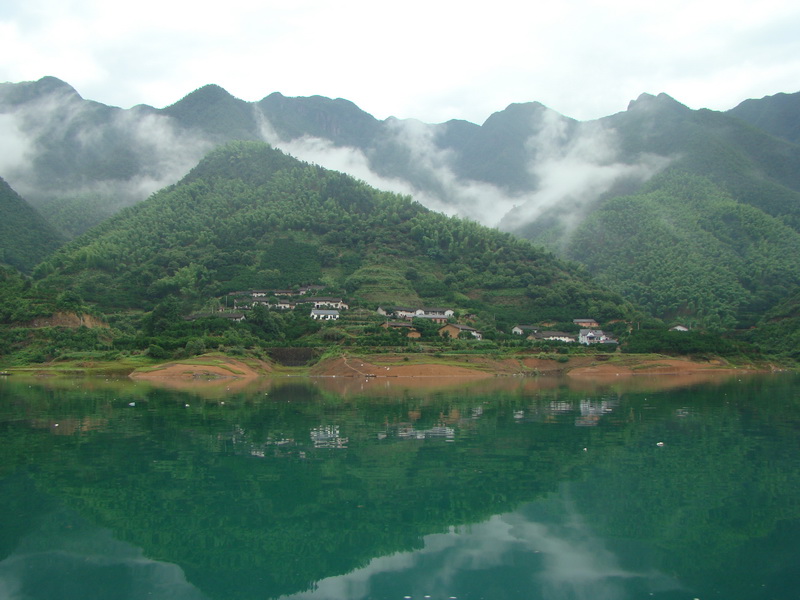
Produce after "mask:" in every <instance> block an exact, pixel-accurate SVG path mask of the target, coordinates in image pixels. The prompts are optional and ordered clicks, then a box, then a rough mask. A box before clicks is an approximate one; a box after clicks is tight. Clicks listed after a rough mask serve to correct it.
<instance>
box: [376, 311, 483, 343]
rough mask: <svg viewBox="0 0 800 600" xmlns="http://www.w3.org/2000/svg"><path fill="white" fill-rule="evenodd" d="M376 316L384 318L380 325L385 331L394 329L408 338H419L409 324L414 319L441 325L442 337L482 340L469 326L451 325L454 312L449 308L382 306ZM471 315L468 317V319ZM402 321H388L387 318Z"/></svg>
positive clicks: (481, 335)
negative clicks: (465, 337) (466, 336)
mask: <svg viewBox="0 0 800 600" xmlns="http://www.w3.org/2000/svg"><path fill="white" fill-rule="evenodd" d="M377 312H378V314H379V315H381V316H382V317H386V318H387V320H386V322H385V323H384V324H383V325H382V327H384V328H385V329H396V330H403V331H406V332H407V333H406V336H407V337H410V338H418V337H421V334H420V333H419V331H417V329H416V327H414V326H413V325H412V324H411V321H412V320H414V319H423V320H428V321H430V322H431V323H436V324H437V325H441V327H440V328H439V330H438V333H439V335H440V336H442V337H449V338H451V339H452V338H458V337H460V336H461V335H462V334H464V335H469V336H471V337H473V338H474V339H476V340H480V339H483V334H482V333H481V332H480V331H478V330H477V329H475V328H474V327H470V326H469V325H461V324H459V323H451V322H450V319H451V318H452V317H453V316H454V315H455V311H453V309H451V308H438V307H437V308H430V307H421V308H411V307H407V306H396V307H393V308H387V307H383V306H379V307H378V311H377ZM471 316H472V315H468V316H467V317H466V318H467V319H469V318H470V317H471ZM390 317H393V318H394V319H402V320H395V321H390V320H389V318H390Z"/></svg>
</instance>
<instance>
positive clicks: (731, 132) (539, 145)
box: [0, 78, 800, 325]
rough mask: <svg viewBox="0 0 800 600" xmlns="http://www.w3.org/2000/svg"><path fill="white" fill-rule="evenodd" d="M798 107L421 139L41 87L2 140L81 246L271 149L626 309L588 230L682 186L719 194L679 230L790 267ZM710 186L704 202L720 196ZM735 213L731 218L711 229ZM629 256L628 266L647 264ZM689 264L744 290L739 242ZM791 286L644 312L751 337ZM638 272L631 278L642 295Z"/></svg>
mask: <svg viewBox="0 0 800 600" xmlns="http://www.w3.org/2000/svg"><path fill="white" fill-rule="evenodd" d="M797 98H798V95H797V94H791V95H778V96H775V97H771V98H765V99H761V100H753V101H747V102H744V103H742V104H741V105H740V106H738V107H736V108H735V109H733V110H731V111H728V112H727V113H723V112H716V111H710V110H705V109H703V110H692V109H690V108H688V107H686V106H684V105H683V104H681V103H680V102H678V101H677V100H675V99H673V98H671V97H669V96H668V95H666V94H658V95H650V94H642V95H641V96H640V97H639V98H637V99H636V100H634V101H632V102H631V104H630V105H629V107H628V108H627V110H625V111H623V112H620V113H618V114H615V115H610V116H607V117H604V118H602V119H597V120H593V121H587V122H579V121H576V120H574V119H570V118H568V117H566V116H563V115H560V114H559V113H557V112H556V111H554V110H552V109H549V108H547V107H546V106H543V105H542V104H540V103H537V102H527V103H518V104H511V105H509V106H508V107H507V108H505V109H504V110H501V111H498V112H497V113H495V114H493V115H491V116H490V117H489V118H488V119H487V120H486V121H485V122H484V123H483V124H481V125H477V124H474V123H468V122H465V121H458V120H453V121H448V122H445V123H439V124H426V123H422V122H420V121H416V120H413V119H405V120H402V119H396V118H388V119H385V120H383V121H379V120H377V119H375V118H374V117H372V116H371V115H369V114H368V113H366V112H364V111H362V110H361V109H359V108H358V107H357V106H356V105H355V104H353V103H352V102H349V101H347V100H343V99H329V98H323V97H320V96H312V97H308V98H287V97H285V96H282V95H281V94H278V93H273V94H270V95H268V96H266V97H265V98H264V99H262V100H260V101H258V102H245V101H242V100H239V99H237V98H235V97H233V96H232V95H230V94H229V93H228V92H226V91H225V90H224V89H222V88H220V87H219V86H215V85H208V86H204V87H202V88H200V89H198V90H196V91H194V92H192V93H190V94H188V95H187V96H186V97H185V98H183V99H181V100H180V101H178V102H176V103H175V104H173V105H171V106H168V107H166V108H164V109H155V108H152V107H148V106H136V107H134V108H132V109H129V110H123V109H118V108H113V107H107V106H103V105H100V104H98V103H94V102H91V101H87V100H84V99H83V98H81V97H80V95H79V94H78V93H77V92H76V91H75V90H74V89H73V88H71V87H70V86H69V85H68V84H66V83H64V82H61V81H59V80H56V79H54V78H45V79H42V80H40V81H38V82H28V83H18V84H2V85H0V129H2V133H3V134H4V135H5V138H4V139H6V140H8V141H7V142H6V143H7V144H8V145H14V146H18V147H19V148H20V152H16V153H9V154H8V156H6V157H4V158H3V159H0V172H2V173H5V176H6V177H7V179H8V180H9V182H10V183H11V184H12V185H13V186H14V187H15V189H17V190H18V191H20V193H22V194H23V195H24V196H25V197H26V198H27V199H28V201H29V202H31V204H32V205H34V206H35V207H36V208H37V209H38V210H39V211H40V212H42V214H43V215H45V216H46V217H47V218H48V219H49V220H50V221H51V222H53V223H55V224H56V225H57V226H58V227H60V228H61V229H62V230H63V231H65V232H67V233H68V234H70V235H76V234H79V233H81V232H83V231H86V230H87V229H89V228H90V227H91V226H92V225H94V224H97V223H99V222H101V221H103V220H104V219H106V218H108V217H109V216H110V215H112V214H115V213H117V212H118V211H119V210H121V209H122V208H123V207H126V206H130V205H133V204H136V203H137V202H141V201H142V200H144V199H145V198H146V197H147V196H149V195H150V194H152V193H153V192H156V191H157V190H159V189H160V188H162V187H164V186H168V185H171V184H174V183H175V182H177V181H178V180H180V178H181V177H183V176H184V175H185V174H186V173H188V172H189V170H190V169H191V168H192V167H193V166H194V165H196V164H197V162H198V161H199V160H200V159H201V158H202V157H203V156H204V155H205V154H206V153H207V152H208V151H209V150H211V149H212V148H214V147H217V146H219V145H220V144H223V143H226V142H228V141H232V140H247V141H266V142H268V143H270V144H271V145H273V146H275V147H278V148H281V149H283V150H284V151H285V152H287V153H289V154H291V155H293V156H296V157H298V158H300V159H303V160H307V161H310V162H313V163H316V164H319V165H321V166H324V167H327V168H330V169H334V170H337V171H341V172H346V173H349V174H351V175H353V176H355V177H358V178H359V179H361V180H363V181H365V182H366V183H368V184H370V185H372V186H374V187H376V188H379V189H383V190H388V191H394V192H398V193H401V194H406V195H412V196H413V197H414V199H415V200H417V201H418V202H420V203H421V204H423V205H424V206H426V207H428V208H431V209H433V210H437V211H441V212H444V213H446V214H450V215H459V216H461V217H465V218H468V219H471V220H474V221H477V222H480V223H483V224H486V225H490V226H495V227H498V228H500V229H501V230H503V231H506V232H510V233H513V234H515V235H516V236H519V237H524V238H527V239H530V240H532V241H534V242H536V243H538V244H542V245H545V246H546V247H547V248H548V249H550V250H551V251H552V252H555V253H557V254H559V255H560V256H562V257H569V258H571V259H575V260H580V261H581V262H583V263H585V264H586V265H587V266H588V267H589V268H590V270H591V273H592V274H593V275H597V276H600V277H604V278H606V280H607V281H608V283H609V284H611V285H614V286H617V287H616V289H617V290H618V291H620V292H622V293H626V294H629V293H631V292H630V286H629V285H626V284H623V283H622V282H621V281H622V280H621V277H623V276H622V275H621V274H620V275H616V276H614V277H610V276H608V273H610V271H611V270H615V269H616V267H614V266H613V263H614V262H615V261H618V260H624V255H623V254H621V253H616V252H617V249H621V248H622V245H621V244H620V240H619V237H618V236H617V235H614V236H608V237H606V238H604V239H606V240H607V243H608V244H609V245H608V246H603V247H600V246H598V243H599V239H595V240H593V243H592V245H591V247H592V248H593V250H592V252H593V253H594V254H595V255H596V257H600V256H602V257H604V262H602V264H601V261H599V260H595V259H593V258H592V257H589V256H587V255H586V252H585V250H582V248H586V247H587V246H586V245H585V244H584V243H583V241H581V240H585V238H586V233H585V230H586V228H589V227H592V226H593V225H592V224H593V223H596V219H601V220H603V221H604V222H606V223H608V222H609V221H613V220H615V219H616V220H619V221H620V222H623V221H625V219H626V218H627V214H629V213H630V203H631V202H633V203H634V204H637V203H639V202H642V203H643V206H642V207H641V208H642V210H643V211H644V212H645V213H646V214H648V215H650V217H652V218H653V219H655V218H656V212H658V211H656V212H653V210H652V209H651V208H652V207H651V204H652V202H650V201H648V200H646V198H654V197H656V196H657V195H658V194H662V195H663V194H666V196H664V197H670V198H672V196H669V194H670V193H671V192H672V191H674V190H675V189H678V188H680V187H681V186H678V188H676V187H675V186H674V182H675V181H676V180H680V179H684V180H686V182H689V183H687V185H689V187H691V186H692V185H694V184H693V183H691V182H696V181H697V180H696V179H694V178H696V177H700V178H703V179H704V180H706V181H707V184H708V185H710V186H712V187H713V188H714V191H713V192H711V193H709V194H705V193H702V194H700V195H699V196H692V197H694V198H696V202H695V201H692V202H687V201H686V199H685V198H684V199H681V197H678V198H673V200H675V202H674V203H672V204H670V203H667V205H668V206H671V207H674V206H676V205H678V204H680V205H681V207H682V208H681V209H680V210H677V211H674V212H672V213H671V214H670V215H668V218H669V219H671V220H672V221H671V222H672V224H673V226H674V227H675V229H676V230H679V231H683V232H688V231H694V230H695V229H696V227H697V224H698V222H700V221H703V222H705V221H704V220H705V219H706V216H705V215H707V214H715V215H716V216H715V218H719V219H722V220H723V221H724V220H725V219H733V220H736V219H737V218H738V217H737V216H736V215H737V214H739V213H740V212H742V211H744V212H746V213H747V214H748V215H750V217H751V218H750V217H749V218H750V223H751V224H752V225H753V226H754V228H752V229H751V230H749V233H748V235H751V236H755V237H754V238H753V240H754V241H753V244H752V245H751V247H752V248H755V247H756V246H759V247H764V248H768V249H767V250H764V251H763V252H761V253H760V256H764V257H768V256H771V255H772V254H774V253H775V252H781V251H783V250H784V249H785V248H784V246H782V245H780V244H779V245H777V246H775V245H773V242H774V240H775V239H776V236H775V233H776V232H783V233H781V235H784V234H785V236H788V237H785V236H784V237H785V240H786V243H788V244H789V245H791V244H792V243H793V242H792V241H791V240H792V239H794V238H793V236H794V235H795V234H796V233H797V232H798V231H799V230H800V146H799V145H798V144H797V143H796V140H797V137H796V135H795V134H794V133H793V131H794V129H793V127H795V126H796V125H797V123H798V122H799V121H800V118H799V117H798V115H799V113H798V110H797V109H796V108H795V107H796V106H797ZM3 161H5V163H4V162H3ZM705 185H706V184H703V185H701V186H700V187H701V188H703V189H711V188H706V187H703V186H705ZM659 186H663V187H661V188H659ZM654 194H655V195H656V196H654ZM723 196H724V197H725V198H726V199H727V200H726V203H723V204H724V206H726V207H727V208H726V209H725V210H730V211H732V213H731V214H728V213H726V212H725V211H723V212H722V213H717V212H715V211H716V210H717V208H718V207H719V206H721V205H720V204H719V203H718V202H717V199H719V198H720V197H723ZM620 198H627V199H628V200H624V201H618V199H620ZM706 201H708V202H709V203H710V204H709V205H708V206H705V205H703V203H704V202H706ZM665 206H666V205H665ZM620 207H625V208H620ZM616 208H619V209H620V210H622V211H623V212H615V210H616ZM625 211H627V212H625ZM754 211H755V212H754ZM634 212H635V211H634ZM594 213H600V214H599V215H598V216H597V217H592V215H593V214H594ZM612 215H613V216H612ZM658 218H667V215H664V214H661V213H659V215H658ZM593 219H595V220H593ZM756 225H757V227H756ZM575 236H578V237H575ZM633 239H639V240H641V239H642V237H641V236H639V235H636V236H634V238H633ZM625 246H626V248H627V249H626V252H636V251H638V250H639V249H641V250H642V251H648V252H649V251H651V250H652V248H650V247H645V246H642V247H636V248H634V247H632V246H631V244H630V243H626V244H625ZM692 248H693V253H694V254H695V256H694V257H693V258H692V261H693V263H694V264H696V265H698V267H697V268H701V267H702V269H704V273H703V277H702V279H703V280H705V281H708V280H709V278H711V279H713V278H714V277H716V276H717V275H719V274H720V273H722V272H725V273H728V274H727V275H725V277H733V278H738V279H741V278H742V277H743V275H742V273H741V270H740V269H733V270H732V271H731V270H729V268H728V267H730V265H731V264H733V263H731V262H730V260H728V262H727V263H726V264H727V265H728V267H726V268H725V269H722V268H720V267H718V263H717V259H718V257H719V256H720V254H719V253H720V252H721V253H722V254H724V255H726V256H729V257H730V256H733V255H735V254H737V253H740V248H738V247H737V242H736V240H734V239H733V238H730V237H728V238H724V237H721V238H719V239H717V240H716V241H715V242H714V243H711V244H694V245H693V246H692ZM620 252H621V250H620ZM740 256H741V255H740ZM726 260H727V259H726ZM765 260H766V259H765ZM738 264H741V263H738ZM776 264H780V265H783V264H784V263H783V262H782V261H777V262H776ZM731 268H732V267H731ZM776 268H777V267H776ZM782 268H783V267H781V268H780V269H778V270H775V269H773V270H772V271H770V272H771V273H773V274H772V275H770V277H769V278H767V279H769V280H770V281H771V280H772V279H773V278H775V277H777V278H778V279H779V280H780V281H783V282H784V283H782V284H779V285H770V289H769V290H762V289H760V288H759V286H761V285H762V284H761V283H759V282H760V281H761V280H759V279H758V278H752V277H750V278H747V282H745V283H742V282H741V281H740V282H739V283H737V284H736V285H737V286H738V288H737V290H738V291H737V292H736V293H735V294H734V296H735V297H736V298H737V300H735V301H732V302H726V306H727V308H726V309H725V310H723V311H722V312H719V306H716V301H714V300H711V299H708V300H707V301H705V302H701V301H700V300H699V299H698V301H696V302H691V303H688V304H687V303H686V302H685V301H684V300H685V293H683V292H681V291H679V290H678V288H676V287H674V286H670V287H669V288H668V290H667V291H670V290H672V291H673V292H674V293H673V295H672V296H671V297H666V296H665V297H661V296H660V295H659V299H658V301H652V300H651V299H648V300H646V301H645V302H646V304H647V305H648V306H651V307H656V306H658V307H664V308H659V309H657V315H658V316H662V317H665V318H672V317H673V316H675V315H681V314H682V315H684V316H686V317H698V319H699V321H698V322H699V323H700V324H703V323H708V324H717V323H720V322H722V323H738V324H740V325H746V324H747V323H748V322H751V321H752V314H753V312H754V311H760V310H762V309H767V308H769V307H770V306H771V305H772V304H770V303H771V302H773V301H777V300H778V296H779V295H780V294H783V293H784V292H786V291H787V290H788V289H789V288H790V287H791V286H792V285H794V283H793V282H794V281H795V277H794V274H793V272H792V271H791V269H790V270H789V271H781V269H782ZM726 269H727V270H726ZM617 271H618V269H617V270H615V272H617ZM641 272H642V271H636V272H634V273H632V274H628V275H625V276H624V277H625V279H626V280H628V281H629V282H630V283H631V284H632V283H633V282H635V281H637V279H636V275H637V273H641ZM723 279H724V278H723ZM764 281H766V280H764ZM639 283H641V284H642V285H649V284H648V283H647V282H646V281H644V280H642V281H640V282H639ZM787 286H788V287H787ZM734 287H736V286H734ZM742 290H746V291H742ZM631 297H632V298H633V297H635V298H637V299H639V300H641V298H643V296H642V295H641V294H637V295H635V296H631ZM667 307H669V308H667ZM676 307H682V308H676ZM653 310H656V308H653Z"/></svg>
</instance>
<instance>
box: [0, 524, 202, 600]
mask: <svg viewBox="0 0 800 600" xmlns="http://www.w3.org/2000/svg"><path fill="white" fill-rule="evenodd" d="M0 598H3V599H4V600H17V599H19V600H23V599H30V598H53V599H55V598H58V599H60V600H72V599H75V600H79V599H80V600H85V599H86V598H98V599H99V598H102V599H103V600H114V599H117V598H119V599H120V600H122V599H128V598H152V599H153V600H167V599H169V600H206V599H207V596H206V595H205V594H203V593H202V592H201V591H200V590H198V589H197V588H195V587H194V586H193V585H192V584H190V583H189V582H188V581H186V577H185V575H184V573H183V571H182V570H181V569H180V567H178V566H177V565H174V564H169V563H164V562H159V561H155V560H150V559H148V558H147V557H146V556H144V554H143V552H142V550H141V549H139V548H136V547H134V546H131V545H130V544H127V543H125V542H121V541H119V540H117V539H115V538H114V536H113V534H112V532H111V531H109V530H107V529H100V528H98V527H96V526H93V525H92V524H90V523H89V522H87V521H86V520H85V519H83V518H82V517H81V516H80V515H78V514H77V513H75V512H73V511H70V510H67V509H64V508H58V509H55V510H53V512H51V513H49V514H45V515H42V517H41V518H40V519H39V520H38V522H37V524H36V527H35V528H34V529H33V530H32V531H31V532H30V533H28V535H26V536H25V537H24V538H23V539H21V540H20V542H19V545H18V546H17V548H16V549H15V550H14V552H13V553H11V554H10V555H9V556H7V557H5V558H4V559H3V560H2V561H0Z"/></svg>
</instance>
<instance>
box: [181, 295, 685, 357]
mask: <svg viewBox="0 0 800 600" xmlns="http://www.w3.org/2000/svg"><path fill="white" fill-rule="evenodd" d="M324 290H325V287H324V286H321V285H309V286H301V287H299V288H296V289H277V290H248V291H238V292H232V293H231V294H228V296H227V297H228V298H229V299H230V300H232V304H233V306H232V310H229V309H228V305H227V304H228V300H227V299H226V303H225V306H224V307H223V305H222V303H220V311H219V312H216V313H201V314H195V315H192V316H190V317H187V319H190V320H194V319H197V318H200V317H203V316H216V317H222V318H226V319H230V320H232V321H244V320H245V319H246V318H247V313H248V312H249V311H251V310H253V309H254V308H255V307H257V306H263V307H264V308H266V309H269V310H277V311H290V310H291V311H295V310H307V311H308V317H309V318H310V319H313V320H315V321H326V322H330V321H338V320H339V319H340V318H341V317H342V314H343V313H344V311H348V310H349V309H350V304H349V303H348V301H347V300H346V299H344V298H342V297H336V296H321V295H319V296H318V295H315V294H317V293H319V292H322V291H324ZM375 314H377V315H379V316H380V317H382V318H383V322H382V323H381V325H380V326H381V327H382V328H384V329H389V330H394V331H402V332H404V333H405V336H406V337H408V338H411V339H416V338H420V337H422V333H421V332H420V331H419V328H418V327H417V326H416V325H415V322H416V324H420V323H421V322H425V321H427V322H430V323H432V324H435V325H439V328H438V329H437V333H438V335H439V336H441V337H444V338H451V339H474V340H482V339H483V333H482V332H481V331H480V330H479V329H476V328H475V327H472V326H471V325H468V324H467V323H474V322H475V320H476V319H477V317H476V316H475V315H473V314H469V313H466V314H460V315H459V318H458V319H457V318H456V310H455V309H453V308H442V307H425V306H420V307H414V306H393V307H388V306H379V307H378V308H377V310H376V311H375ZM458 321H464V322H458ZM572 324H573V325H574V326H575V327H577V328H578V332H577V333H568V332H564V331H554V330H547V329H543V328H542V326H540V325H522V324H520V325H515V326H514V327H513V328H511V330H510V331H508V332H506V333H510V334H512V335H515V336H520V337H521V338H523V339H526V340H530V341H546V342H563V343H574V344H583V345H586V346H591V345H595V344H601V345H608V346H616V345H618V340H617V339H615V338H614V337H612V336H611V335H608V334H606V333H605V332H604V331H603V330H601V329H600V324H599V323H598V322H597V321H596V320H595V319H591V318H576V319H573V320H572ZM675 329H676V330H683V331H685V330H686V328H685V327H681V326H678V327H676V328H675Z"/></svg>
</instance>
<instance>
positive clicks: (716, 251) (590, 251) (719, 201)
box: [566, 171, 800, 331]
mask: <svg viewBox="0 0 800 600" xmlns="http://www.w3.org/2000/svg"><path fill="white" fill-rule="evenodd" d="M566 254H567V255H568V256H569V257H570V258H572V259H574V260H578V261H580V262H582V263H584V264H586V265H587V268H588V269H589V271H590V272H591V273H592V274H594V275H596V276H597V278H598V281H600V282H602V283H604V284H606V285H608V286H609V287H610V288H611V289H614V290H616V291H618V292H619V293H620V294H622V295H623V296H624V297H626V298H628V299H630V300H631V301H633V302H635V303H637V304H639V305H640V306H642V307H644V308H645V309H646V310H647V312H649V313H650V314H653V315H656V316H659V317H661V318H663V319H665V320H667V321H681V320H685V321H690V322H691V323H695V324H697V325H699V326H701V327H704V328H707V329H712V330H716V331H721V330H730V329H732V328H734V327H749V326H752V325H754V324H755V323H756V322H757V320H758V319H759V317H760V316H761V315H762V314H764V313H765V312H766V311H767V310H769V308H770V307H771V306H774V305H775V304H776V303H777V302H778V301H779V300H780V299H781V298H784V297H786V296H788V295H789V294H790V293H791V292H792V291H793V290H795V289H797V288H798V286H799V285H800V263H799V262H798V261H797V257H798V256H800V233H798V231H796V230H794V229H792V228H791V227H789V226H787V225H785V224H784V223H782V222H781V221H780V220H779V219H777V218H775V217H771V216H769V215H767V214H765V213H764V212H762V211H760V210H758V209H756V208H755V207H752V206H750V205H747V204H743V203H740V202H737V201H736V200H734V199H733V198H732V197H731V196H730V195H729V194H727V193H726V192H724V191H723V190H722V189H720V187H719V186H716V185H715V184H713V183H711V182H710V181H709V180H707V179H705V178H701V177H699V176H693V175H688V174H686V173H682V172H679V171H670V172H667V173H665V174H663V175H661V176H659V177H657V178H655V179H654V180H653V181H651V182H650V184H649V185H648V186H647V187H646V188H645V189H644V190H643V191H642V192H641V193H639V194H636V195H634V196H625V197H618V198H613V199H610V200H607V201H606V202H604V203H603V204H602V205H601V206H600V207H599V208H598V209H597V210H596V211H595V212H593V213H592V214H591V215H590V216H589V217H587V218H586V220H585V221H584V222H583V223H582V224H581V225H580V226H579V227H578V229H577V230H576V231H575V233H574V235H573V236H572V239H571V241H570V242H569V244H568V245H567V248H566Z"/></svg>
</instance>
